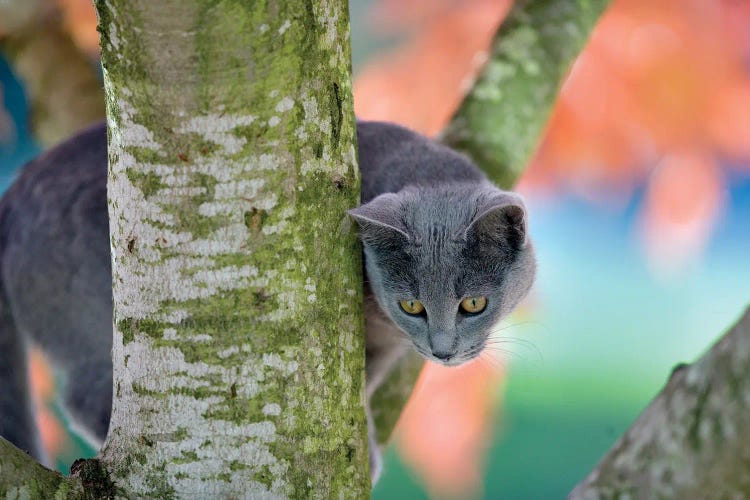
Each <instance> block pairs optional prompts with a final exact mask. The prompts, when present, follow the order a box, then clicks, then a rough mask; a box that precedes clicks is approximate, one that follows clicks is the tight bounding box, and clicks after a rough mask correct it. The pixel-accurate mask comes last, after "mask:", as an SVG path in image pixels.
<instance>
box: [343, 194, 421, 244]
mask: <svg viewBox="0 0 750 500" xmlns="http://www.w3.org/2000/svg"><path fill="white" fill-rule="evenodd" d="M347 213H348V214H349V215H351V216H352V217H354V219H355V220H356V221H357V222H358V223H359V227H360V235H361V236H362V241H364V242H365V243H389V242H397V241H404V240H405V241H408V240H409V233H407V230H406V225H405V224H404V222H403V205H402V200H401V198H400V197H399V195H397V194H394V193H386V194H381V195H380V196H378V197H376V198H374V199H373V200H371V201H369V202H368V203H365V204H364V205H362V206H359V207H357V208H352V209H351V210H349V211H348V212H347Z"/></svg>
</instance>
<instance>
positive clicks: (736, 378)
mask: <svg viewBox="0 0 750 500" xmlns="http://www.w3.org/2000/svg"><path fill="white" fill-rule="evenodd" d="M748 373H750V309H748V310H747V311H746V312H745V314H744V316H743V317H742V318H741V319H740V321H739V322H738V323H737V324H736V325H735V326H734V327H733V328H732V329H731V330H730V331H729V332H727V333H726V334H725V335H724V336H723V337H722V338H721V340H719V341H718V342H717V343H716V344H715V345H714V346H713V347H712V348H711V349H710V350H709V351H708V352H707V353H706V354H704V355H703V356H702V357H701V358H700V359H699V360H698V361H696V362H695V363H693V364H692V365H689V366H688V365H679V366H678V367H676V368H675V369H674V371H673V372H672V376H671V377H670V379H669V382H668V383H667V386H666V387H665V388H664V389H663V390H662V391H661V393H660V394H659V395H658V396H657V397H656V399H654V401H653V402H652V403H651V404H650V405H649V406H648V408H646V410H645V411H644V412H643V413H642V414H641V416H640V417H639V418H638V419H637V420H636V421H635V423H634V424H633V426H632V427H631V428H630V429H629V430H628V431H627V433H625V435H624V436H623V437H622V438H621V439H620V440H619V441H618V442H617V443H616V444H615V446H614V447H613V448H612V450H611V451H610V452H609V453H608V454H607V455H606V456H605V457H604V459H603V460H602V461H601V462H600V463H599V465H598V466H597V468H596V469H595V470H594V471H593V472H592V473H591V474H589V476H588V477H587V478H586V479H585V480H584V481H583V482H581V483H580V484H579V485H578V486H577V487H576V488H575V490H573V492H572V493H571V494H570V497H569V498H571V499H576V500H577V499H597V498H745V496H746V495H747V494H748V492H750V378H749V377H748Z"/></svg>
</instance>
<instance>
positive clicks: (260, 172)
mask: <svg viewBox="0 0 750 500" xmlns="http://www.w3.org/2000/svg"><path fill="white" fill-rule="evenodd" d="M96 6H97V10H98V12H99V19H100V32H101V34H102V64H103V67H104V72H105V83H106V90H107V111H108V120H109V126H110V179H109V195H110V202H109V207H110V228H111V233H112V234H111V241H112V258H113V285H114V287H113V288H114V300H115V325H116V329H115V330H116V331H115V342H114V363H115V365H114V367H115V387H116V391H115V392H116V394H115V400H114V409H113V416H112V422H111V424H110V434H109V436H108V438H107V441H106V443H105V447H104V450H103V452H102V460H103V462H104V463H105V464H106V465H107V467H108V468H109V470H110V472H111V473H112V478H113V480H114V481H115V483H116V484H117V486H118V487H119V488H121V489H123V490H125V491H129V492H132V493H133V494H136V495H145V496H163V497H178V496H190V495H198V496H201V495H220V496H225V495H237V494H241V495H254V496H257V497H261V498H262V497H267V498H278V497H308V496H313V497H325V498H328V497H345V498H352V497H357V498H359V497H362V496H366V495H367V494H368V492H369V477H368V473H367V450H366V424H365V418H364V411H363V400H364V379H363V374H364V343H363V340H364V332H363V318H362V305H361V302H362V296H361V282H362V277H361V261H360V250H359V246H358V243H357V239H356V235H355V232H354V231H353V230H352V228H351V224H350V222H349V220H348V219H347V218H346V215H345V213H346V210H347V209H348V208H351V207H353V206H355V205H356V204H357V202H358V196H359V176H358V170H357V166H356V155H355V153H354V152H355V142H354V141H355V129H354V127H355V124H354V115H353V108H352V99H351V84H350V60H349V58H350V56H349V47H348V38H349V31H348V30H349V25H348V13H347V8H346V2H343V1H340V0H335V1H326V0H317V1H313V2H309V1H302V0H297V1H288V2H287V1H285V2H281V1H273V0H268V1H259V2H243V1H239V0H224V1H218V2H217V1H205V0H191V1H184V0H179V1H177V0H171V1H164V2H156V3H155V2H150V1H147V0H142V1H127V2H126V1H117V0H113V1H106V2H105V1H97V2H96ZM126 360H127V362H126ZM178 435H179V436H178Z"/></svg>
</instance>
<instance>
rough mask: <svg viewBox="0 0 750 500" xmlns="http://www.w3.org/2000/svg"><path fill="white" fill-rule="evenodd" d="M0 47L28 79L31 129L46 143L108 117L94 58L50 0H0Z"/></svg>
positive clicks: (26, 86)
mask: <svg viewBox="0 0 750 500" xmlns="http://www.w3.org/2000/svg"><path fill="white" fill-rule="evenodd" d="M0 50H2V52H3V54H4V55H5V56H7V57H8V59H9V60H10V62H11V63H12V65H13V69H14V71H15V72H16V74H17V75H18V77H19V78H20V79H21V80H22V81H23V83H24V86H25V88H26V91H27V93H28V96H29V105H30V108H31V125H32V129H33V131H34V135H35V137H36V138H37V140H39V141H40V142H41V143H42V144H44V145H47V146H49V145H52V144H56V143H57V142H59V141H61V140H62V139H65V138H67V137H69V136H70V135H72V134H73V133H74V132H75V131H77V130H79V129H81V128H83V127H84V126H86V125H88V124H90V123H93V122H95V121H97V120H101V119H102V118H103V117H104V92H103V90H102V85H101V82H100V81H99V77H98V75H97V74H96V71H95V68H94V65H93V62H92V61H89V60H88V58H87V57H86V55H85V54H84V53H83V52H81V50H80V49H79V48H78V47H77V46H76V45H75V43H74V42H73V40H72V39H71V37H70V35H69V34H68V33H66V32H65V30H64V29H63V27H62V24H61V20H60V13H59V12H58V11H57V9H56V8H55V7H54V6H53V5H52V4H51V3H50V2H48V1H46V0H7V1H3V2H0Z"/></svg>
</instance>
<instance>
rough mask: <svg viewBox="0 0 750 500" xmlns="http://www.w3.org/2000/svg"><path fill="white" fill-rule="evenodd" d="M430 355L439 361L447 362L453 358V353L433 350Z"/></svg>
mask: <svg viewBox="0 0 750 500" xmlns="http://www.w3.org/2000/svg"><path fill="white" fill-rule="evenodd" d="M432 355H433V356H435V357H436V358H437V359H439V360H440V361H448V360H450V359H451V358H452V357H453V353H451V352H444V351H438V350H435V349H433V350H432Z"/></svg>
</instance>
